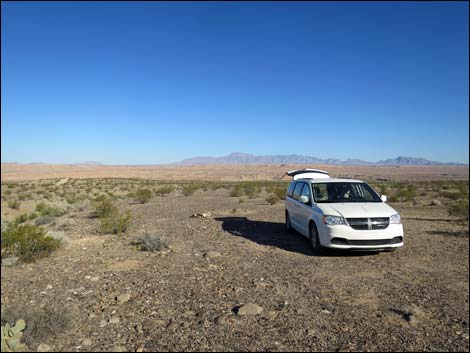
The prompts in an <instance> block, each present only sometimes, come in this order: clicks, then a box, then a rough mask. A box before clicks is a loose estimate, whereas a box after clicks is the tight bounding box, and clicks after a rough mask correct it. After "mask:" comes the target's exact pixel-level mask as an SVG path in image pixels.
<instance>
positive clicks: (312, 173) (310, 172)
mask: <svg viewBox="0 0 470 353" xmlns="http://www.w3.org/2000/svg"><path fill="white" fill-rule="evenodd" d="M286 174H287V175H288V176H291V177H294V180H297V179H328V178H329V177H330V175H329V174H328V172H326V171H324V170H320V169H310V168H305V169H296V170H291V171H289V172H287V173H286Z"/></svg>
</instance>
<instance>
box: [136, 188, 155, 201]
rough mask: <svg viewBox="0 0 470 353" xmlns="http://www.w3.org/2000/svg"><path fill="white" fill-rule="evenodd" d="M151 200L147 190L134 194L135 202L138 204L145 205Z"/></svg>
mask: <svg viewBox="0 0 470 353" xmlns="http://www.w3.org/2000/svg"><path fill="white" fill-rule="evenodd" d="M151 198H152V192H151V191H150V190H149V189H139V190H137V192H136V193H135V200H136V201H139V202H140V203H147V202H149V201H150V199H151Z"/></svg>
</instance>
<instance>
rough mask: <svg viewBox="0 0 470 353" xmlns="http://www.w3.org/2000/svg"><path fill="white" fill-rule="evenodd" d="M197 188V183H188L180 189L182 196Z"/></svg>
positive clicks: (188, 194) (189, 194)
mask: <svg viewBox="0 0 470 353" xmlns="http://www.w3.org/2000/svg"><path fill="white" fill-rule="evenodd" d="M197 190H199V185H197V184H188V185H183V188H182V190H181V191H182V193H183V195H184V196H191V195H192V194H194V193H195V192H196V191H197Z"/></svg>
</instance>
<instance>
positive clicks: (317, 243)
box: [308, 222, 323, 254]
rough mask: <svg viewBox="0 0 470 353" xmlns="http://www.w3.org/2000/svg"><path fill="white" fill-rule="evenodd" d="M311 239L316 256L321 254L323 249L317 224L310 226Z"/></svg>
mask: <svg viewBox="0 0 470 353" xmlns="http://www.w3.org/2000/svg"><path fill="white" fill-rule="evenodd" d="M308 234H309V238H310V246H311V248H312V251H313V253H314V254H320V253H321V252H322V250H323V247H322V246H321V244H320V239H319V237H318V230H317V226H316V225H315V223H313V222H311V223H310V226H309V232H308Z"/></svg>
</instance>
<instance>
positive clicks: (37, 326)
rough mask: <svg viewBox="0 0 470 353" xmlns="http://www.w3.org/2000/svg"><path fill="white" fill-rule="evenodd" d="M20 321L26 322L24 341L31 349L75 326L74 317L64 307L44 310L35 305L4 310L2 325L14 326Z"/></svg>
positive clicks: (51, 307) (11, 307) (52, 307)
mask: <svg viewBox="0 0 470 353" xmlns="http://www.w3.org/2000/svg"><path fill="white" fill-rule="evenodd" d="M19 319H23V320H24V321H25V322H26V327H25V330H24V331H23V332H24V335H23V336H22V340H23V341H24V342H25V343H26V344H27V345H28V346H29V347H36V346H37V345H39V344H41V343H44V341H46V340H48V339H50V338H52V337H54V336H56V335H57V334H60V333H64V332H67V331H68V330H70V329H71V328H72V326H73V320H72V316H71V315H70V314H69V313H68V312H67V311H66V310H65V308H64V306H62V305H57V306H49V307H44V308H41V307H39V306H33V305H27V306H10V307H6V308H5V309H4V310H2V316H1V321H2V325H5V324H6V323H9V324H10V325H12V324H14V323H15V322H16V321H17V320H19Z"/></svg>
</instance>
